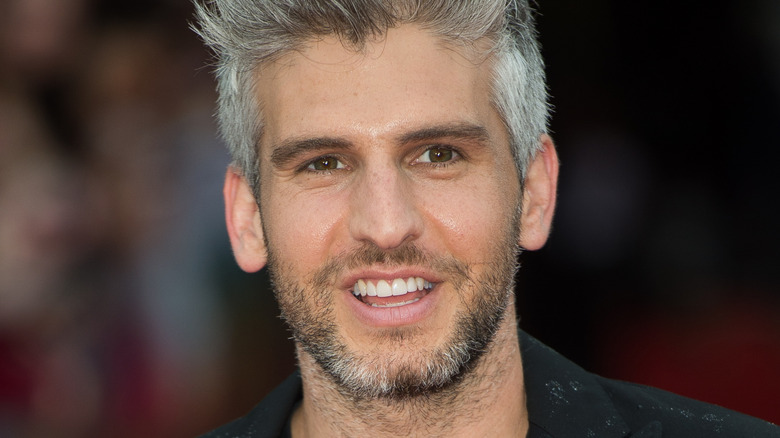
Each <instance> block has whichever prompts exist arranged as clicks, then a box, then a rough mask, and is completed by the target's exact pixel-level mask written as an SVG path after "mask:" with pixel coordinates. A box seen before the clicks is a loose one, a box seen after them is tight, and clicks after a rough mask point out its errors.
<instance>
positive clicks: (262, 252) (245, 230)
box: [223, 166, 268, 272]
mask: <svg viewBox="0 0 780 438" xmlns="http://www.w3.org/2000/svg"><path fill="white" fill-rule="evenodd" d="M223 193H224V195H225V220H226V222H227V230H228V235H229V236H230V245H231V246H232V247H233V255H234V256H235V257H236V261H237V262H238V266H240V267H241V269H243V270H244V271H246V272H257V271H259V270H260V269H262V268H263V266H265V263H266V261H267V260H268V252H267V248H266V246H265V240H264V239H263V226H262V222H261V221H260V209H259V208H258V207H257V201H256V200H255V196H254V194H253V193H252V189H251V188H250V187H249V184H247V182H246V179H245V178H244V177H243V176H241V175H240V174H239V173H238V171H237V170H236V169H235V168H233V167H232V166H231V167H230V168H228V171H227V174H226V175H225V187H224V189H223Z"/></svg>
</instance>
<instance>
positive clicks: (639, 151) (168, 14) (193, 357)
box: [0, 0, 780, 438]
mask: <svg viewBox="0 0 780 438" xmlns="http://www.w3.org/2000/svg"><path fill="white" fill-rule="evenodd" d="M539 9H540V12H541V16H540V17H539V29H540V33H541V40H542V44H543V51H544V56H545V58H546V60H547V63H548V75H549V87H550V92H551V94H552V96H553V98H552V103H553V105H554V106H555V114H554V117H553V122H552V130H553V136H554V138H555V139H556V142H557V144H558V147H559V154H560V158H561V162H562V167H561V185H560V194H559V197H560V198H559V201H560V202H559V210H558V214H557V217H556V221H555V229H554V232H553V235H552V238H551V240H550V242H549V245H548V246H547V247H546V248H545V249H543V250H542V251H540V252H538V253H528V254H524V255H523V256H522V259H521V262H522V264H523V269H521V271H520V273H519V274H518V278H517V282H518V303H519V312H520V316H521V318H522V319H521V321H522V322H521V323H522V325H523V327H524V328H525V329H526V330H527V331H528V332H529V333H531V334H532V335H534V336H536V337H538V338H540V339H541V340H542V341H544V342H546V343H548V344H549V345H551V346H552V347H554V348H556V349H558V350H559V351H561V352H562V353H564V354H565V355H567V356H568V357H570V358H572V359H574V360H575V361H577V362H578V363H580V364H582V365H583V366H585V367H586V368H588V369H590V370H592V371H595V372H598V373H600V374H603V375H607V376H610V377H615V378H621V379H628V380H634V381H639V382H642V383H648V384H652V385H655V386H659V387H662V388H666V389H670V390H673V391H675V392H679V393H682V394H685V395H688V396H691V397H695V398H699V399H703V400H707V401H710V402H714V403H718V404H721V405H724V406H727V407H730V408H733V409H737V410H740V411H743V412H747V413H750V414H752V415H755V416H759V417H762V418H765V419H769V420H772V421H774V422H780V375H778V374H779V373H778V372H777V370H779V369H780V207H778V201H780V197H779V196H778V195H780V182H779V181H778V175H777V172H776V171H775V167H776V166H777V163H778V162H780V160H778V159H780V153H779V152H778V148H780V129H779V128H780V3H778V2H777V1H775V0H742V1H739V2H737V1H735V0H732V1H725V0H710V1H703V0H695V1H688V2H685V1H679V0H678V1H671V0H665V1H656V2H624V1H619V0H591V1H588V2H582V1H576V0H555V1H553V0H548V1H545V0H540V1H539ZM191 16H192V7H191V6H190V5H189V3H188V2H187V1H185V0H167V1H162V0H132V1H131V0H110V1H109V0H3V1H2V2H0V436H3V437H11V438H17V437H19V438H27V437H53V438H59V437H103V436H111V437H190V436H195V435H197V434H199V433H202V432H204V431H206V430H208V429H210V428H213V427H215V426H217V425H218V424H221V423H224V422H226V421H228V420H230V419H232V418H235V417H237V416H240V415H242V414H243V413H245V412H246V411H247V410H249V409H250V408H251V407H252V406H253V405H254V404H255V403H257V402H258V401H259V400H260V399H261V398H262V397H263V396H264V395H265V394H266V393H267V392H268V391H269V390H270V389H271V388H273V387H274V386H275V385H276V384H277V383H278V382H279V381H281V380H282V379H283V378H284V377H285V376H286V375H287V374H288V373H289V372H290V371H291V370H292V369H293V367H294V357H293V349H292V344H291V342H290V341H289V340H288V339H287V337H288V334H287V332H286V331H285V328H284V326H283V324H282V323H281V321H280V320H279V319H278V317H277V315H278V309H277V308H276V304H275V303H274V301H273V298H272V295H271V292H270V291H269V290H268V286H267V278H266V276H265V273H264V272H261V273H259V274H255V275H247V274H244V273H242V272H241V271H240V270H239V269H238V268H237V267H236V265H235V263H234V261H233V259H232V255H231V253H230V248H229V246H228V240H227V235H226V233H225V231H224V223H223V222H224V221H223V219H222V218H223V213H222V201H221V182H222V177H223V174H224V170H225V167H226V165H227V163H228V158H227V155H226V153H225V152H224V150H223V145H222V144H221V142H220V140H219V139H218V137H217V134H216V130H215V124H214V120H213V117H212V114H213V113H214V101H215V98H216V96H215V93H214V83H213V80H212V75H211V70H210V67H209V66H208V63H209V62H210V60H211V58H210V55H209V53H207V51H206V50H205V49H204V48H203V47H202V45H201V44H200V42H199V41H198V39H197V37H196V36H195V35H194V34H193V33H192V32H191V31H190V30H189V29H188V22H189V21H190V20H191Z"/></svg>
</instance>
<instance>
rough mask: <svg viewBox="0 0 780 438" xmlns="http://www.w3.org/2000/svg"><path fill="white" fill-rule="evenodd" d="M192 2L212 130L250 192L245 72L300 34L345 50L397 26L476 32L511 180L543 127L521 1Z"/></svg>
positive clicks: (252, 162) (445, 33)
mask: <svg viewBox="0 0 780 438" xmlns="http://www.w3.org/2000/svg"><path fill="white" fill-rule="evenodd" d="M201 1H206V3H205V4H203V3H200V1H199V0H196V4H195V7H196V18H197V21H198V25H197V27H196V28H195V31H196V32H197V33H198V34H199V35H200V36H201V37H202V38H203V39H204V41H205V42H206V44H207V45H208V46H209V47H211V49H212V50H213V51H214V52H215V54H216V56H217V69H216V77H217V82H218V86H217V88H218V91H219V98H218V113H217V115H218V120H219V126H220V132H221V134H222V136H223V138H224V140H225V142H226V143H227V145H228V149H229V150H230V154H231V156H232V158H233V165H234V166H236V167H237V168H238V169H239V170H240V171H241V172H243V175H244V177H245V178H246V179H247V181H248V183H249V184H250V186H251V187H253V189H254V190H255V193H256V194H259V192H258V190H259V162H258V149H257V148H258V145H259V141H260V138H261V136H262V132H263V121H262V117H261V111H260V108H261V102H257V99H256V97H255V96H256V93H254V80H253V72H254V71H255V69H256V68H257V66H259V65H260V64H261V63H264V62H269V61H273V60H274V59H276V58H278V57H280V56H282V55H284V54H285V53H288V52H290V51H292V50H296V49H298V48H300V47H301V45H303V44H305V43H307V42H309V41H310V40H312V39H314V38H317V37H322V36H327V35H335V36H337V37H339V38H340V39H341V40H342V42H343V43H344V44H345V45H349V46H350V47H352V48H354V49H355V50H360V48H361V47H362V46H363V45H364V44H365V43H366V42H367V41H368V40H369V38H372V37H379V36H382V35H383V34H384V33H385V32H386V31H387V29H389V28H391V27H395V26H400V25H402V24H407V23H409V24H416V25H418V26H421V27H423V28H425V29H427V30H428V31H430V32H432V33H433V34H435V35H437V36H439V37H441V38H443V39H445V40H446V41H448V42H452V43H455V44H459V45H472V44H474V43H475V42H477V41H478V40H482V39H485V40H487V41H489V42H491V43H492V51H491V54H492V55H493V56H494V67H493V87H492V94H493V96H492V101H493V105H494V106H495V108H496V110H497V111H498V113H499V115H500V116H501V118H502V120H503V122H504V124H505V126H506V129H507V133H508V135H509V138H510V142H511V145H512V154H513V156H514V158H515V163H516V165H517V169H518V172H519V175H520V178H521V181H522V180H523V179H524V177H525V171H526V167H527V165H528V163H529V161H530V160H531V158H532V157H533V156H534V154H535V153H536V151H537V150H539V148H540V142H539V136H540V135H542V134H544V133H546V132H547V125H548V120H549V112H550V109H549V106H548V104H547V92H546V86H545V76H544V62H543V61H542V57H541V54H540V52H539V44H538V42H537V40H536V30H535V27H534V18H533V11H532V10H531V7H530V6H529V5H528V3H527V0H483V1H469V0H460V1H458V0H201Z"/></svg>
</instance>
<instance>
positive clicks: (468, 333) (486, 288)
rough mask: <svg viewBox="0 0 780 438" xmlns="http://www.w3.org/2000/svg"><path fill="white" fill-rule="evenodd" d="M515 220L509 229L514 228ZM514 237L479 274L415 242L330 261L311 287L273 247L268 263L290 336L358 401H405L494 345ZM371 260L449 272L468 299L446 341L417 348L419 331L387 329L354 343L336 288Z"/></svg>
mask: <svg viewBox="0 0 780 438" xmlns="http://www.w3.org/2000/svg"><path fill="white" fill-rule="evenodd" d="M511 222H513V223H512V224H511V228H510V229H511V230H517V229H518V228H517V226H516V223H514V221H511ZM516 242H517V234H516V232H508V233H505V236H504V240H503V241H502V242H501V244H499V245H497V246H496V249H495V251H493V252H492V253H491V254H490V257H489V259H488V260H486V261H485V262H484V266H486V269H485V271H484V272H482V273H481V274H480V275H478V276H474V275H473V273H472V270H471V268H470V266H469V265H468V264H466V263H463V262H461V261H458V260H456V259H455V258H453V257H450V256H447V257H440V256H435V255H432V254H429V253H426V252H424V251H422V250H420V249H419V248H417V247H416V246H415V245H414V244H413V243H412V244H407V245H404V246H402V247H399V248H396V249H393V250H382V249H380V248H378V247H376V246H375V245H373V244H371V243H366V244H364V246H362V247H359V248H358V249H356V250H354V251H352V252H349V253H346V254H342V255H339V256H337V257H335V258H333V259H331V260H329V261H328V262H327V263H325V264H324V265H323V267H322V268H320V269H318V270H317V271H316V272H315V273H314V275H313V276H312V277H311V281H309V282H308V283H307V284H300V283H299V282H296V281H295V280H294V279H295V278H296V277H295V276H294V275H293V274H292V269H290V268H289V267H287V266H285V265H284V264H283V263H281V262H280V261H279V260H278V259H277V257H275V255H274V252H273V251H272V250H271V246H269V247H268V248H269V264H268V266H269V271H270V275H271V281H272V284H273V286H274V293H275V295H276V298H277V300H278V302H279V306H280V308H281V312H282V318H283V319H284V320H286V321H287V323H288V324H289V326H290V329H291V331H292V335H293V339H294V340H295V341H296V344H297V345H298V346H299V347H300V348H302V349H303V351H305V352H306V353H308V354H309V355H310V356H311V357H312V358H313V359H314V361H315V363H317V364H318V365H319V367H320V368H321V369H322V370H323V371H324V372H325V374H326V375H327V376H329V377H330V379H331V380H332V381H333V382H334V383H336V387H337V388H338V390H339V391H340V392H341V393H342V394H343V395H345V396H347V397H349V398H351V399H353V400H365V399H379V398H382V399H387V400H406V399H410V398H412V397H416V396H420V395H432V394H434V393H440V392H443V391H445V390H448V389H452V388H453V387H455V386H457V385H458V384H459V383H460V382H463V381H464V378H465V377H466V376H468V375H469V374H471V371H472V370H473V369H474V368H475V367H476V365H477V364H478V363H479V360H480V358H481V357H482V356H483V355H484V353H485V352H486V351H487V350H488V349H489V347H490V345H491V343H492V341H493V339H494V338H495V336H496V333H497V331H498V329H499V327H500V325H501V322H502V321H503V320H504V318H505V314H506V309H507V306H508V304H509V302H510V297H511V294H512V293H513V289H514V276H515V273H516V271H517V269H518V265H517V256H518V254H519V252H520V248H519V247H518V245H517V243H516ZM480 264H482V263H480ZM370 265H382V266H386V267H394V266H415V265H416V266H428V267H431V268H433V269H434V271H435V272H439V273H442V274H444V276H445V278H446V279H447V281H448V282H449V283H450V284H451V285H452V286H453V290H454V292H455V294H456V297H453V299H457V300H459V301H460V302H461V303H462V304H463V305H462V306H461V307H462V310H459V311H458V313H457V314H456V316H455V320H454V321H455V322H454V324H453V329H452V330H451V333H450V334H449V335H448V339H446V341H444V342H443V343H442V344H441V345H436V346H433V347H427V348H418V349H415V348H414V347H413V346H414V344H415V338H416V337H419V338H423V339H424V337H423V335H422V334H421V333H419V332H421V330H420V329H419V328H414V327H400V328H388V329H383V330H381V331H380V332H379V334H378V335H377V339H376V342H374V343H373V344H374V347H373V348H372V349H371V350H370V351H368V352H362V353H361V352H357V351H355V349H353V348H350V346H348V345H347V343H346V342H345V339H344V337H343V336H342V335H341V334H340V333H339V330H338V326H337V324H336V322H335V317H334V306H333V299H334V294H335V293H336V291H334V288H333V285H334V284H335V279H336V278H337V277H338V275H339V273H341V272H343V271H344V270H346V269H354V268H358V267H364V266H370ZM410 346H412V347H410Z"/></svg>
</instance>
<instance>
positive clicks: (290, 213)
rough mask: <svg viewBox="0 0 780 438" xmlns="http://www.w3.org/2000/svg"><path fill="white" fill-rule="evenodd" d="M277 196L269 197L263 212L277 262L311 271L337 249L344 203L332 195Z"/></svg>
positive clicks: (300, 270) (298, 269) (302, 271)
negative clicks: (335, 246) (335, 244)
mask: <svg viewBox="0 0 780 438" xmlns="http://www.w3.org/2000/svg"><path fill="white" fill-rule="evenodd" d="M277 193H278V194H277V195H273V196H271V197H270V199H269V202H268V208H267V213H266V212H264V213H265V214H266V215H267V216H268V217H267V219H265V218H264V220H266V232H267V233H268V241H269V245H270V247H271V250H272V251H273V252H274V256H275V257H277V259H278V261H279V262H281V263H284V264H287V265H289V266H291V267H293V268H294V269H296V271H298V273H306V272H310V271H311V270H313V269H316V268H318V267H320V266H321V265H322V263H324V261H325V260H326V259H327V258H328V256H330V255H332V254H333V253H334V251H335V250H336V248H334V242H338V241H339V240H338V237H339V236H338V233H337V231H336V230H338V229H339V224H340V223H341V222H342V220H343V217H344V216H343V210H344V209H343V205H344V204H343V202H344V201H343V200H341V199H339V197H337V196H336V197H334V196H333V194H328V195H327V196H317V194H316V193H315V194H312V195H308V194H307V195H306V196H304V195H301V194H294V195H290V196H286V194H285V193H284V192H283V191H279V192H277ZM342 240H343V239H342Z"/></svg>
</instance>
